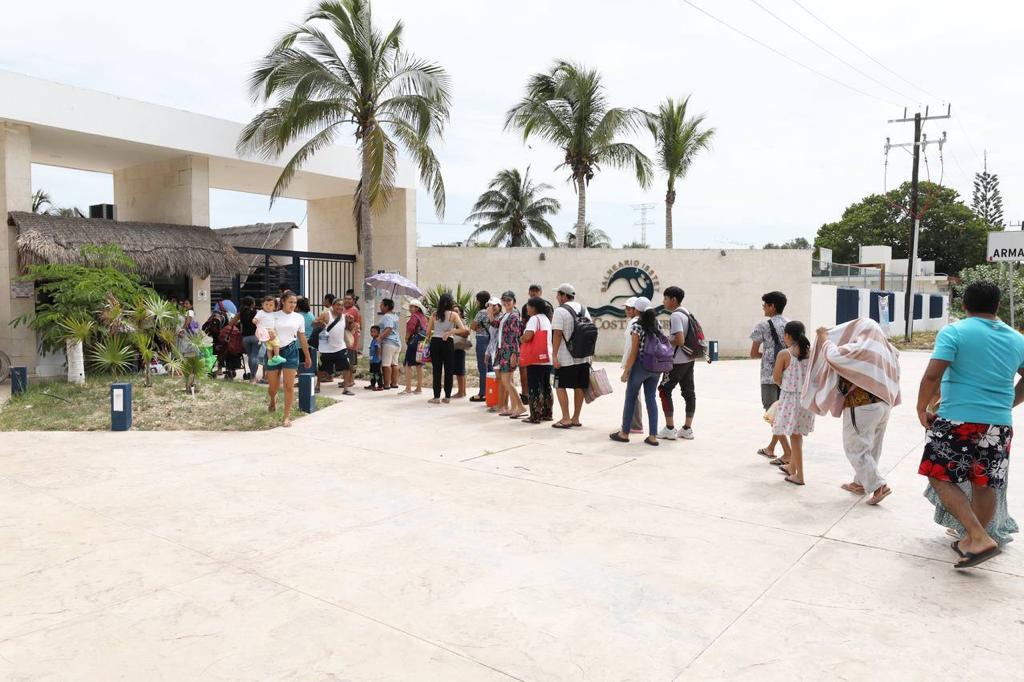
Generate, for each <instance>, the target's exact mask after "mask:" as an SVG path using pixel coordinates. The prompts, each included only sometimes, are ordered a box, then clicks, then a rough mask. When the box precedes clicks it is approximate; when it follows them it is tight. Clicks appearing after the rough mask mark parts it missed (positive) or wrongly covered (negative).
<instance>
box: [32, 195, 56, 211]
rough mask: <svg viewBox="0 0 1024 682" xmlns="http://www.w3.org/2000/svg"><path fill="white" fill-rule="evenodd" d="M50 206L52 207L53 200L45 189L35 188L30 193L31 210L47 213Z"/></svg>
mask: <svg viewBox="0 0 1024 682" xmlns="http://www.w3.org/2000/svg"><path fill="white" fill-rule="evenodd" d="M51 208H53V200H52V199H51V198H50V195H49V194H47V192H46V190H42V189H37V190H36V191H35V192H34V193H33V194H32V212H33V213H40V214H48V213H49V212H50V209H51Z"/></svg>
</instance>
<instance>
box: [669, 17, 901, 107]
mask: <svg viewBox="0 0 1024 682" xmlns="http://www.w3.org/2000/svg"><path fill="white" fill-rule="evenodd" d="M681 1H682V2H683V3H684V4H686V5H689V6H690V7H692V8H694V9H695V10H697V11H698V12H700V13H701V14H703V15H705V16H707V17H708V18H710V19H713V20H715V21H717V22H718V23H719V24H721V25H722V26H725V27H726V28H727V29H729V30H730V31H733V32H735V33H739V34H740V35H741V36H743V37H744V38H746V39H747V40H749V41H751V42H753V43H757V44H758V45H760V46H761V47H763V48H765V49H766V50H770V51H772V52H774V53H775V54H777V55H779V56H780V57H782V58H783V59H785V60H787V61H790V62H793V63H794V64H796V65H797V66H799V67H800V68H802V69H807V70H808V71H810V72H811V73H814V74H817V75H819V76H821V77H822V78H825V79H826V80H830V81H832V82H833V83H835V84H836V85H839V86H842V87H844V88H846V89H847V90H852V91H853V92H856V93H857V94H858V95H864V96H865V97H870V98H871V99H877V100H878V101H879V102H885V103H886V104H891V105H893V106H898V105H897V104H896V103H895V102H890V101H889V100H887V99H883V98H881V97H878V96H877V95H872V94H871V93H869V92H864V91H863V90H861V89H860V88H856V87H854V86H852V85H850V84H848V83H844V82H843V81H841V80H838V79H836V78H833V77H832V76H829V75H828V74H825V73H822V72H821V71H818V70H817V69H815V68H814V67H811V66H807V65H806V64H804V63H803V62H801V61H797V60H796V59H793V58H792V57H790V56H789V55H788V54H786V53H784V52H780V51H779V50H776V49H775V48H774V47H772V46H771V45H768V44H767V43H763V42H761V41H760V40H758V39H757V38H755V37H754V36H752V35H750V34H749V33H745V32H743V31H741V30H740V29H738V28H736V27H735V26H733V25H731V24H729V23H726V22H725V21H723V20H722V19H719V18H718V17H716V16H715V15H714V14H711V13H710V12H708V11H707V10H705V9H703V8H701V7H698V6H697V5H695V4H693V3H692V2H690V0H681Z"/></svg>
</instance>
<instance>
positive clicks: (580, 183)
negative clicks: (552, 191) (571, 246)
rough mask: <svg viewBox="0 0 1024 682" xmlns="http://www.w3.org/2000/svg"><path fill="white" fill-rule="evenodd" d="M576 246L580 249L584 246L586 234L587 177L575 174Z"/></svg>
mask: <svg viewBox="0 0 1024 682" xmlns="http://www.w3.org/2000/svg"><path fill="white" fill-rule="evenodd" d="M576 197H577V202H578V203H577V206H576V248H577V249H582V248H583V247H585V246H586V244H585V243H584V242H585V241H586V234H587V178H586V176H582V175H578V176H576Z"/></svg>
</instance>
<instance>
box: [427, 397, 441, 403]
mask: <svg viewBox="0 0 1024 682" xmlns="http://www.w3.org/2000/svg"><path fill="white" fill-rule="evenodd" d="M427 403H429V404H430V405H440V404H441V400H440V399H438V398H431V399H430V400H428V401H427Z"/></svg>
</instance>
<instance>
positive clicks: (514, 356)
mask: <svg viewBox="0 0 1024 682" xmlns="http://www.w3.org/2000/svg"><path fill="white" fill-rule="evenodd" d="M501 306H502V308H503V309H504V315H503V316H502V317H501V319H500V321H499V322H498V348H497V352H496V353H495V358H494V370H495V372H497V373H498V381H499V382H500V383H501V386H502V388H503V389H504V390H503V391H502V394H503V395H504V398H505V401H507V402H508V404H506V402H505V401H502V403H501V411H500V412H498V416H500V417H511V418H512V419H519V418H520V417H522V416H523V415H524V414H526V408H525V407H523V401H522V400H521V399H520V398H519V393H518V392H517V391H516V388H515V382H514V379H513V374H514V373H516V372H517V371H518V369H519V338H520V337H521V336H522V335H523V318H521V317H520V316H519V311H518V310H516V296H515V294H513V293H512V292H511V291H506V292H505V293H504V294H502V295H501Z"/></svg>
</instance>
